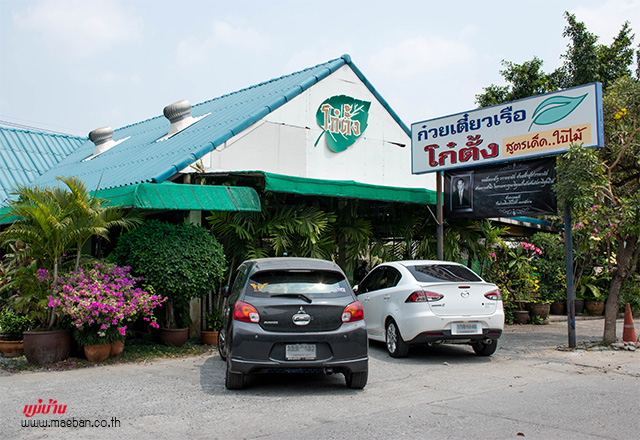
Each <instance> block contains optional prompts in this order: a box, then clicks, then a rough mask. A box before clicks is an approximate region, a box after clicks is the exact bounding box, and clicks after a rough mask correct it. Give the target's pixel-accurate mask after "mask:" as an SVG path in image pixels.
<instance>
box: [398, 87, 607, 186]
mask: <svg viewBox="0 0 640 440" xmlns="http://www.w3.org/2000/svg"><path fill="white" fill-rule="evenodd" d="M574 143H576V144H583V145H584V146H585V147H602V146H603V145H604V132H603V120H602V85H601V84H600V83H593V84H588V85H585V86H580V87H575V88H572V89H566V90H562V91H560V92H554V93H547V94H545V95H538V96H533V97H531V98H526V99H522V100H519V101H513V102H509V103H506V104H500V105H495V106H493V107H486V108H482V109H478V110H473V111H469V112H466V113H459V114H456V115H453V116H447V117H444V118H437V119H431V120H427V121H423V122H417V123H415V124H412V125H411V162H412V173H413V174H421V173H429V172H433V171H443V170H448V169H452V168H462V167H471V166H478V165H485V164H488V163H493V162H503V161H508V160H520V159H523V158H527V157H536V156H542V155H545V156H546V155H550V154H558V153H562V152H565V151H567V150H568V149H569V146H570V145H571V144H574Z"/></svg>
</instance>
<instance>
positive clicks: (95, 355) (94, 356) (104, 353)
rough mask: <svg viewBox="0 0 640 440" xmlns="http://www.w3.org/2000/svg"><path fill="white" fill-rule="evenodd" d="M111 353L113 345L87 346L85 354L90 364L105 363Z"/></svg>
mask: <svg viewBox="0 0 640 440" xmlns="http://www.w3.org/2000/svg"><path fill="white" fill-rule="evenodd" d="M109 353H111V344H98V345H85V346H84V354H85V355H86V356H87V360H88V361H89V362H104V361H105V360H107V358H108V357H109Z"/></svg>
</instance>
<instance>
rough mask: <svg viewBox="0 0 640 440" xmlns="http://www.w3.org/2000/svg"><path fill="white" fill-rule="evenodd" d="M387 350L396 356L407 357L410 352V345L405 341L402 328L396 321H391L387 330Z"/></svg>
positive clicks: (392, 355)
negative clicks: (401, 331)
mask: <svg viewBox="0 0 640 440" xmlns="http://www.w3.org/2000/svg"><path fill="white" fill-rule="evenodd" d="M385 334H386V341H387V351H389V355H391V357H394V358H401V357H406V356H407V354H409V345H408V344H407V343H406V342H404V340H403V339H402V335H400V330H398V326H397V325H396V322H395V321H389V323H388V324H387V331H386V333H385Z"/></svg>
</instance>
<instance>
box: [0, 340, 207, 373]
mask: <svg viewBox="0 0 640 440" xmlns="http://www.w3.org/2000/svg"><path fill="white" fill-rule="evenodd" d="M213 350H215V347H212V346H210V345H204V344H201V343H197V342H196V343H190V342H189V343H187V344H185V345H183V346H182V347H169V346H166V345H160V344H149V343H144V342H138V341H127V342H126V344H125V346H124V350H123V351H122V355H121V356H120V358H119V359H116V358H111V357H110V358H108V359H107V360H106V361H104V362H99V363H92V362H89V361H87V360H86V359H83V358H77V357H69V359H67V360H64V361H60V362H56V363H53V364H47V365H34V364H30V363H29V362H27V358H26V357H25V356H20V357H17V358H4V357H0V370H3V371H5V372H7V373H9V374H17V373H39V372H48V371H68V370H76V369H79V368H92V367H99V366H104V365H118V364H133V363H137V364H142V363H145V362H147V361H151V360H153V359H157V358H180V357H189V356H198V355H203V354H210V353H212V352H213Z"/></svg>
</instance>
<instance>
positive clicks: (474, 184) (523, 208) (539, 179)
mask: <svg viewBox="0 0 640 440" xmlns="http://www.w3.org/2000/svg"><path fill="white" fill-rule="evenodd" d="M555 163H556V160H555V157H545V158H541V159H532V160H525V161H514V162H509V163H501V164H495V165H487V166H483V167H477V168H474V169H473V170H456V171H447V172H445V173H444V193H445V205H444V212H445V218H447V219H472V218H489V217H519V216H535V215H555V214H556V213H557V208H556V199H555V196H554V193H553V191H552V190H551V186H552V185H553V184H554V183H555V182H556V173H555Z"/></svg>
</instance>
